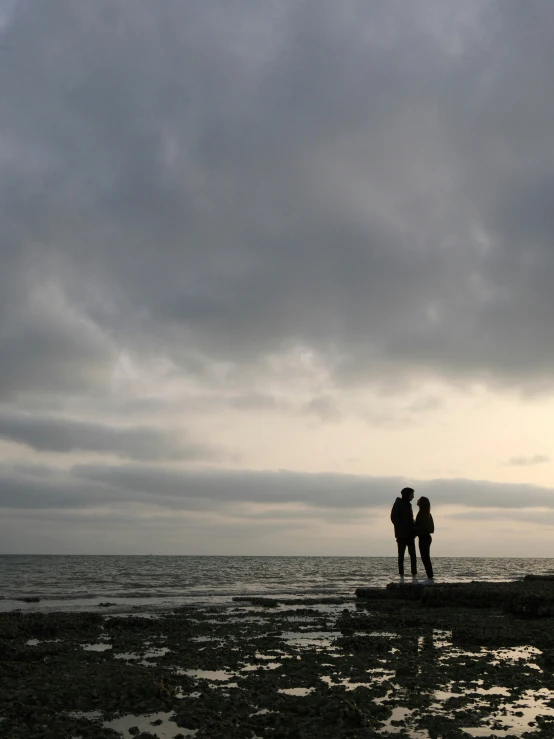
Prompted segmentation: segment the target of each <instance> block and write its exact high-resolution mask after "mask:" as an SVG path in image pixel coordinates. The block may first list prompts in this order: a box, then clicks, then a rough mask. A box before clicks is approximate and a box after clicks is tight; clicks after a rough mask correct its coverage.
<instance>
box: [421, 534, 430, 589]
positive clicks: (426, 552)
mask: <svg viewBox="0 0 554 739" xmlns="http://www.w3.org/2000/svg"><path fill="white" fill-rule="evenodd" d="M432 541H433V539H432V538H431V535H430V534H429V535H427V536H423V535H420V537H419V553H420V555H421V561H422V562H423V566H424V567H425V572H426V573H427V577H428V578H429V579H432V578H433V565H432V564H431V542H432Z"/></svg>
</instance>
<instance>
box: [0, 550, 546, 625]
mask: <svg viewBox="0 0 554 739" xmlns="http://www.w3.org/2000/svg"><path fill="white" fill-rule="evenodd" d="M433 566H434V569H435V573H436V576H435V579H436V582H471V581H472V580H476V581H491V582H502V581H509V580H521V579H522V578H523V577H524V576H525V575H527V574H553V573H554V559H551V558H549V559H531V558H486V557H436V558H434V559H433ZM420 577H422V578H423V577H424V575H423V574H422V575H421V576H420ZM397 579H398V577H397V569H396V557H292V556H291V557H253V556H250V557H239V556H234V557H223V556H217V557H210V556H157V555H156V556H154V555H152V556H130V555H125V556H110V555H0V612H6V611H14V610H22V611H96V610H97V609H98V608H99V607H100V606H101V604H106V603H110V612H112V613H113V612H114V611H116V612H137V610H139V611H140V612H141V613H145V612H152V613H155V612H157V611H164V610H170V609H173V608H177V607H180V606H186V605H198V606H225V605H230V604H232V603H233V598H236V597H241V596H242V597H244V596H247V597H248V596H250V597H252V596H257V597H266V598H276V599H278V598H287V599H300V598H307V597H321V596H325V597H341V596H347V597H348V596H350V597H351V596H353V594H354V591H355V590H356V588H358V587H385V586H386V585H387V584H388V583H390V582H394V581H397Z"/></svg>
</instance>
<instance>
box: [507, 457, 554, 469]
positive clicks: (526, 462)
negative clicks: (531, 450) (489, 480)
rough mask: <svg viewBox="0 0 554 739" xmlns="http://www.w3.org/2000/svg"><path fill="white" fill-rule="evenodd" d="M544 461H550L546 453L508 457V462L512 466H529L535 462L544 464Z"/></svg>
mask: <svg viewBox="0 0 554 739" xmlns="http://www.w3.org/2000/svg"><path fill="white" fill-rule="evenodd" d="M546 462H550V457H548V456H547V455H546V454H533V455H532V456H530V457H525V456H517V457H510V459H509V460H508V464H509V465H513V466H514V467H529V466H531V465H535V464H545V463H546Z"/></svg>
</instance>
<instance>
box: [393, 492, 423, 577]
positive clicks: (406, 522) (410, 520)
mask: <svg viewBox="0 0 554 739" xmlns="http://www.w3.org/2000/svg"><path fill="white" fill-rule="evenodd" d="M413 498H414V491H413V488H403V489H402V490H401V491H400V498H397V499H396V500H395V501H394V505H393V507H392V511H391V512H390V520H391V521H392V522H393V524H394V535H395V536H396V542H397V544H398V574H399V575H400V582H404V554H405V552H406V547H408V554H409V555H410V563H411V566H412V582H417V579H416V575H417V558H416V550H415V541H414V512H413V511H412V504H411V501H412V500H413Z"/></svg>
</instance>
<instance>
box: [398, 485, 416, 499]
mask: <svg viewBox="0 0 554 739" xmlns="http://www.w3.org/2000/svg"><path fill="white" fill-rule="evenodd" d="M400 495H401V496H402V500H407V501H408V503H409V502H410V501H411V500H413V499H414V489H413V488H402V490H401V491H400Z"/></svg>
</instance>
